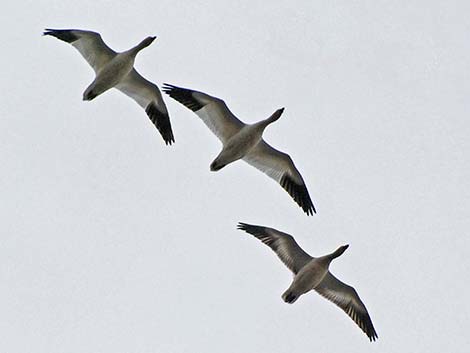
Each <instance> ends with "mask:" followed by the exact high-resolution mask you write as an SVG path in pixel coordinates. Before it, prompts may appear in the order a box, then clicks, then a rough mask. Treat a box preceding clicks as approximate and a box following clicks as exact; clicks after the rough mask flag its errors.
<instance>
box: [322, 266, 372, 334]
mask: <svg viewBox="0 0 470 353" xmlns="http://www.w3.org/2000/svg"><path fill="white" fill-rule="evenodd" d="M315 290H316V291H317V292H318V293H319V294H320V295H322V296H323V297H325V298H326V299H328V300H330V301H331V302H333V303H335V304H336V305H337V306H339V307H340V308H341V309H343V310H344V312H345V313H346V314H348V315H349V317H350V318H351V319H353V320H354V322H355V323H356V324H357V325H358V326H359V328H360V329H361V330H362V331H364V333H365V334H366V335H367V337H369V340H370V341H375V340H376V339H377V338H378V336H377V333H376V332H375V329H374V325H373V324H372V320H371V319H370V316H369V313H368V312H367V309H366V306H365V305H364V303H363V302H362V301H361V298H359V295H358V294H357V292H356V290H355V289H354V288H353V287H351V286H348V285H347V284H345V283H343V282H341V281H340V280H339V279H337V278H336V277H335V276H333V275H332V274H331V273H330V272H329V271H328V272H327V273H326V275H325V277H324V278H323V280H322V281H321V282H320V284H319V285H318V286H317V287H316V288H315Z"/></svg>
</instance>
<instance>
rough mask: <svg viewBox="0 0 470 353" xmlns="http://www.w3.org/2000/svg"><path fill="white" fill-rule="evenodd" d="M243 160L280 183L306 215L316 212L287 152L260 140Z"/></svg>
mask: <svg viewBox="0 0 470 353" xmlns="http://www.w3.org/2000/svg"><path fill="white" fill-rule="evenodd" d="M243 160H244V161H245V162H247V163H248V164H250V165H251V166H253V167H255V168H256V169H258V170H260V171H262V172H263V173H265V174H267V175H268V176H270V177H271V178H272V179H274V180H276V181H277V182H278V183H279V184H281V186H282V187H283V188H284V189H285V190H286V191H287V192H288V193H289V195H290V196H291V197H292V198H293V199H294V201H295V202H296V203H297V204H298V205H299V206H300V207H301V208H302V209H303V210H304V212H305V213H306V214H307V215H312V214H313V213H314V212H315V213H316V210H315V206H314V205H313V202H312V200H311V199H310V195H309V194H308V190H307V186H306V185H305V182H304V180H303V178H302V176H301V175H300V173H299V171H298V170H297V168H296V167H295V165H294V162H293V161H292V158H290V156H289V155H288V154H286V153H283V152H281V151H278V150H276V149H275V148H273V147H271V146H270V145H268V144H267V143H266V142H265V141H264V140H261V141H260V142H259V143H258V145H256V147H254V148H253V149H252V150H251V151H250V152H249V153H248V154H247V155H245V157H243Z"/></svg>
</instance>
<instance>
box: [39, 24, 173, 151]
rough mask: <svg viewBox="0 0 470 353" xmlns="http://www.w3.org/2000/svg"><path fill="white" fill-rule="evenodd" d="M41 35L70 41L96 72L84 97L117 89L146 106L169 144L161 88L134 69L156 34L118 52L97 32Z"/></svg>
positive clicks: (170, 138)
mask: <svg viewBox="0 0 470 353" xmlns="http://www.w3.org/2000/svg"><path fill="white" fill-rule="evenodd" d="M44 35H50V36H53V37H56V38H58V39H60V40H62V41H65V42H67V43H70V44H72V46H74V47H75V48H76V49H77V50H78V51H79V52H80V54H82V56H83V57H84V58H85V60H86V61H87V62H88V63H89V64H90V66H91V67H92V68H93V70H94V71H95V79H94V80H93V82H92V83H91V84H90V85H89V86H88V87H87V88H86V89H85V91H84V92H83V100H86V101H90V100H93V99H94V98H96V97H97V96H99V95H101V94H102V93H104V92H106V91H107V90H109V89H111V88H116V89H118V90H120V91H121V92H123V93H124V94H126V95H127V96H129V97H130V98H132V99H134V100H135V101H136V102H137V103H138V104H139V105H140V106H141V107H142V108H144V109H145V111H146V113H147V115H148V116H149V118H150V120H151V121H152V123H153V124H154V125H155V127H156V128H157V129H158V131H159V132H160V134H161V135H162V137H163V140H164V141H165V143H166V144H170V145H171V143H172V142H174V141H175V140H174V137H173V131H172V129H171V123H170V118H169V116H168V110H167V108H166V105H165V102H164V101H163V98H162V95H161V93H160V90H159V89H158V87H157V86H156V85H155V84H153V83H152V82H150V81H147V80H146V79H145V78H143V77H142V76H141V75H140V74H139V73H138V72H137V71H136V70H135V69H134V62H135V57H136V55H137V54H138V53H139V52H140V51H141V50H142V49H144V48H146V47H148V46H149V45H150V44H151V43H152V42H153V41H154V40H155V38H156V37H147V38H145V39H144V40H143V41H141V42H140V43H139V44H138V45H136V46H135V47H133V48H131V49H129V50H126V51H124V52H121V53H117V52H115V51H114V50H112V49H111V48H109V47H108V46H107V45H106V44H105V43H104V41H103V40H102V38H101V35H100V34H99V33H96V32H92V31H84V30H77V29H46V30H45V32H44Z"/></svg>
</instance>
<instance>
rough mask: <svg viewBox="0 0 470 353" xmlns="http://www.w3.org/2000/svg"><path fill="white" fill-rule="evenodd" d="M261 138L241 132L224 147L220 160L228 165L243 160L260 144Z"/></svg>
mask: <svg viewBox="0 0 470 353" xmlns="http://www.w3.org/2000/svg"><path fill="white" fill-rule="evenodd" d="M259 140H260V136H256V135H254V134H250V133H249V132H246V131H243V130H241V131H240V132H239V133H238V134H236V135H234V136H232V138H231V139H230V140H228V141H227V143H226V144H225V145H224V148H223V149H222V152H221V153H220V156H219V157H220V159H221V160H223V161H224V162H225V164H228V163H230V162H233V161H236V160H238V159H241V158H243V157H244V156H245V155H246V154H247V153H248V152H250V150H251V149H252V148H253V147H254V146H256V144H257V143H258V142H259Z"/></svg>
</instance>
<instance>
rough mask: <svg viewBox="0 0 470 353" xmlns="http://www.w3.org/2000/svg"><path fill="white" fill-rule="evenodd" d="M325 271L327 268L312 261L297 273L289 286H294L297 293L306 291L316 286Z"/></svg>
mask: <svg viewBox="0 0 470 353" xmlns="http://www.w3.org/2000/svg"><path fill="white" fill-rule="evenodd" d="M327 271H328V268H325V267H324V266H322V265H321V264H319V263H316V262H314V261H312V262H311V263H308V264H307V265H305V266H304V267H303V268H302V269H301V270H300V271H299V272H298V273H297V275H296V276H295V277H294V281H293V282H292V285H291V287H293V288H295V291H296V292H297V293H307V292H308V291H311V290H312V289H314V288H315V287H316V286H318V284H319V283H320V282H321V281H322V280H323V277H325V275H326V272H327Z"/></svg>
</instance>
